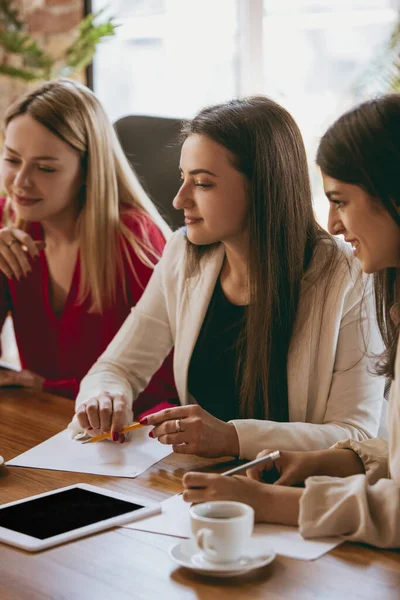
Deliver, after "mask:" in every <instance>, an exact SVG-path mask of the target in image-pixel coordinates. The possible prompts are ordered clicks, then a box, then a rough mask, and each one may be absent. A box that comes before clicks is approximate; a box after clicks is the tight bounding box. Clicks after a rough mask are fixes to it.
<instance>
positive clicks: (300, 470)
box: [246, 450, 320, 485]
mask: <svg viewBox="0 0 400 600" xmlns="http://www.w3.org/2000/svg"><path fill="white" fill-rule="evenodd" d="M270 452H271V450H263V451H262V452H259V453H258V454H257V458H260V457H261V456H266V455H267V454H269V453H270ZM319 455H320V452H318V451H310V452H289V451H282V450H281V451H280V456H279V458H277V459H276V460H274V461H271V460H269V461H268V462H266V463H263V464H261V465H257V466H256V467H253V468H252V469H247V471H246V474H247V477H249V478H250V479H254V480H255V481H266V480H268V481H269V480H270V478H269V476H270V475H272V474H273V473H274V471H275V474H277V476H278V477H277V478H276V480H275V481H274V484H273V485H296V484H299V483H304V481H305V480H306V479H307V477H311V476H312V475H317V472H318V468H319V467H318V465H319Z"/></svg>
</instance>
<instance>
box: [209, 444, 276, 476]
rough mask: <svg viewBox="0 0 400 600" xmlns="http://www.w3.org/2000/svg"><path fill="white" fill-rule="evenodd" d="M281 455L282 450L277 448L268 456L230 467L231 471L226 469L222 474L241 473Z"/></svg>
mask: <svg viewBox="0 0 400 600" xmlns="http://www.w3.org/2000/svg"><path fill="white" fill-rule="evenodd" d="M279 457H280V452H279V450H276V451H275V452H270V453H269V454H267V455H266V456H261V457H260V458H256V459H254V460H251V461H250V462H248V463H245V464H244V465H240V467H235V468H234V469H229V471H225V473H221V475H236V473H241V472H242V471H246V470H247V469H250V468H251V467H255V466H256V465H260V464H262V463H264V462H267V460H276V459H277V458H279Z"/></svg>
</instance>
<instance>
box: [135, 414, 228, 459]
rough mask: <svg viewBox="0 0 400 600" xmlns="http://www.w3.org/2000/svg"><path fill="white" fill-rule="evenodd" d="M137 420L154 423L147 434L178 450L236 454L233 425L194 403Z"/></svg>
mask: <svg viewBox="0 0 400 600" xmlns="http://www.w3.org/2000/svg"><path fill="white" fill-rule="evenodd" d="M140 422H141V423H142V425H154V429H153V430H152V431H151V432H150V436H151V437H153V438H156V439H158V441H159V442H161V444H172V447H173V450H174V452H177V453H179V454H196V455H197V456H204V457H208V458H215V457H218V456H238V454H239V440H238V437H237V433H236V429H235V426H234V425H232V424H231V423H225V422H224V421H221V420H220V419H216V418H215V417H213V416H212V415H210V414H209V413H208V412H207V411H205V410H204V409H203V408H201V407H200V406H198V405H197V404H190V405H188V406H177V407H176V408H167V409H165V410H160V411H159V412H157V413H153V414H152V415H148V416H147V417H146V418H145V419H143V420H142V421H140Z"/></svg>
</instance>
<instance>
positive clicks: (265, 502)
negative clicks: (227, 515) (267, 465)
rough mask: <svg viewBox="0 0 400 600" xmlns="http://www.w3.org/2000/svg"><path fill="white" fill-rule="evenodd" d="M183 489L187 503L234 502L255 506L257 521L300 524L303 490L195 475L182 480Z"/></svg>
mask: <svg viewBox="0 0 400 600" xmlns="http://www.w3.org/2000/svg"><path fill="white" fill-rule="evenodd" d="M183 487H184V491H183V499H184V500H185V502H194V503H199V502H210V501H213V500H234V501H236V502H243V503H244V504H248V505H249V506H252V507H253V508H254V512H255V520H256V521H258V522H264V523H282V524H283V525H297V524H298V519H299V503H300V498H301V496H302V494H303V490H301V489H297V488H286V487H278V486H272V485H268V484H266V483H260V482H258V481H254V480H252V479H249V478H248V477H241V476H240V475H235V476H233V477H224V476H223V475H215V474H209V473H194V472H193V473H186V475H185V476H184V477H183Z"/></svg>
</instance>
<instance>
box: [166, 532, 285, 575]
mask: <svg viewBox="0 0 400 600" xmlns="http://www.w3.org/2000/svg"><path fill="white" fill-rule="evenodd" d="M169 555H170V557H171V558H172V560H173V561H175V562H176V563H177V564H178V565H180V566H181V567H186V568H187V569H191V570H192V571H194V572H195V573H200V574H202V575H212V576H213V577H234V576H236V575H243V574H244V573H247V572H248V571H252V570H253V569H258V568H260V567H264V566H265V565H269V563H270V562H272V561H273V560H274V558H275V556H276V554H275V552H274V551H273V550H271V549H270V548H266V549H265V550H263V552H262V553H260V545H259V543H258V545H257V544H254V543H252V540H250V543H249V544H248V546H247V547H246V549H245V552H244V555H243V556H242V558H241V559H239V560H238V561H237V562H234V563H227V564H222V563H221V564H215V563H211V562H208V561H207V560H205V559H204V558H203V556H202V554H201V552H200V550H199V548H198V546H197V544H196V542H195V541H194V540H193V539H189V540H183V541H182V542H179V544H177V545H176V546H173V547H172V548H170V550H169Z"/></svg>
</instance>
